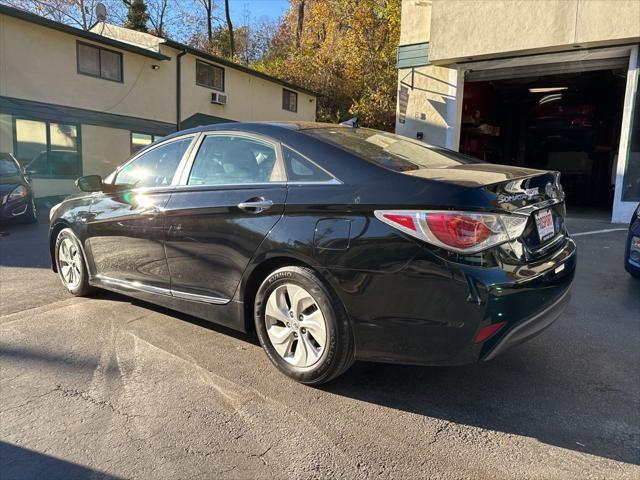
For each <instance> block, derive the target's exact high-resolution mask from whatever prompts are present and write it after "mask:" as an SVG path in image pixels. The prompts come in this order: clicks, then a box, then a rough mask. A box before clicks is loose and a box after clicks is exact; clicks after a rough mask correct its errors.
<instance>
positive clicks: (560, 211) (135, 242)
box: [50, 123, 576, 384]
mask: <svg viewBox="0 0 640 480" xmlns="http://www.w3.org/2000/svg"><path fill="white" fill-rule="evenodd" d="M78 186H79V188H80V190H82V191H83V192H84V193H80V194H77V195H74V196H71V197H69V198H67V199H66V200H65V201H64V202H62V203H61V204H59V205H57V206H56V207H54V208H53V209H52V211H51V216H50V220H51V226H50V246H51V257H52V263H53V269H54V270H55V271H57V272H58V273H59V275H60V278H61V279H62V282H63V283H64V285H65V286H66V288H67V289H68V290H69V291H70V292H71V293H73V294H75V295H85V294H88V293H89V292H90V290H91V288H92V287H100V288H104V289H108V290H114V291H118V292H122V293H125V294H127V295H131V296H134V297H137V298H140V299H143V300H147V301H149V302H152V303H155V304H159V305H163V306H166V307H169V308H172V309H175V310H179V311H182V312H186V313H189V314H192V315H195V316H198V317H201V318H204V319H207V320H211V321H213V322H216V323H219V324H223V325H226V326H229V327H231V328H234V329H237V330H242V331H247V332H249V331H253V330H255V332H256V333H257V336H258V339H259V341H260V343H261V344H262V346H263V348H264V350H265V351H266V353H267V355H268V357H269V359H270V360H271V361H272V362H273V364H274V365H275V366H276V367H278V368H279V369H280V370H281V371H282V372H284V373H285V374H287V375H289V376H290V377H292V378H294V379H295V380H297V381H299V382H303V383H307V384H320V383H323V382H327V381H329V380H331V379H332V378H334V377H336V376H338V375H340V374H341V373H343V372H344V371H345V370H346V369H347V368H349V366H350V365H351V364H352V363H353V361H354V360H356V359H358V360H370V361H382V362H400V363H407V364H422V365H458V364H465V363H470V362H476V361H478V360H488V359H491V358H493V357H495V356H496V355H497V354H499V353H500V352H502V351H504V350H505V349H506V348H507V347H509V346H511V345H514V344H516V343H519V342H521V341H524V340H525V339H527V338H529V337H531V336H532V335H534V334H536V333H538V332H540V331H541V330H542V329H544V328H545V327H547V326H548V325H550V324H551V323H552V322H553V321H554V320H555V319H556V318H557V317H558V316H559V315H560V314H561V312H562V311H563V309H564V307H565V305H566V304H567V301H568V299H569V291H570V286H571V282H572V280H573V275H574V270H575V264H576V246H575V243H574V242H573V241H572V240H571V238H569V236H568V234H567V230H566V228H565V224H564V220H565V207H564V194H563V192H562V188H561V186H560V183H559V174H558V173H556V172H549V171H538V170H530V169H525V168H518V167H509V166H500V165H492V164H488V163H483V162H479V161H477V160H475V159H472V158H469V157H466V156H463V155H461V154H459V153H457V152H453V151H449V150H446V149H442V148H438V147H434V146H431V145H428V144H425V143H422V142H418V141H414V140H410V139H407V138H404V137H399V136H396V135H392V134H389V133H385V132H380V131H376V130H370V129H366V128H355V127H349V126H339V125H329V124H318V123H233V124H219V125H215V126H208V127H201V128H196V129H192V130H186V131H182V132H178V133H176V134H173V135H171V136H169V137H165V138H164V139H162V140H161V141H160V142H157V143H155V144H153V145H151V146H149V147H147V148H146V149H144V150H143V151H141V152H139V153H138V154H137V155H136V156H134V157H133V158H132V159H131V160H129V161H128V162H127V163H125V164H124V165H122V166H121V167H119V168H118V169H116V170H115V171H114V172H113V173H112V174H110V175H109V176H108V177H106V178H105V179H102V178H100V177H99V176H86V177H82V178H80V179H79V180H78Z"/></svg>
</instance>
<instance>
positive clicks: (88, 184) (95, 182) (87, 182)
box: [76, 175, 102, 192]
mask: <svg viewBox="0 0 640 480" xmlns="http://www.w3.org/2000/svg"><path fill="white" fill-rule="evenodd" d="M76 185H77V186H78V188H79V189H80V190H82V191H83V192H99V191H101V190H102V177H101V176H100V175H85V176H84V177H80V178H79V179H77V180H76Z"/></svg>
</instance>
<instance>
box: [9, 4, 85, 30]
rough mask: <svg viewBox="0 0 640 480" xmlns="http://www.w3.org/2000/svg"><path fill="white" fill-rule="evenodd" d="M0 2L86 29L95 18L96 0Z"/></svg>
mask: <svg viewBox="0 0 640 480" xmlns="http://www.w3.org/2000/svg"><path fill="white" fill-rule="evenodd" d="M2 3H6V4H8V5H10V6H12V7H15V8H19V9H21V10H27V11H30V12H33V13H35V14H37V15H40V16H42V17H45V18H50V19H51V20H55V21H56V22H60V23H66V24H67V25H72V26H74V27H79V28H82V29H83V30H88V29H89V28H91V27H92V25H93V22H94V20H95V5H96V3H98V0H3V2H2Z"/></svg>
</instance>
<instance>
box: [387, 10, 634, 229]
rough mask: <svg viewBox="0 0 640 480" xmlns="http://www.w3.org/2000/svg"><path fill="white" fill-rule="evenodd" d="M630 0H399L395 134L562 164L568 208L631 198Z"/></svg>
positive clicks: (621, 211)
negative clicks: (399, 32)
mask: <svg viewBox="0 0 640 480" xmlns="http://www.w3.org/2000/svg"><path fill="white" fill-rule="evenodd" d="M639 44H640V0H615V1H611V0H456V1H449V0H403V2H402V30H401V38H400V46H399V49H398V111H397V119H396V131H397V133H399V134H402V135H406V136H410V137H413V138H416V137H417V138H422V139H424V140H425V141H428V142H431V143H434V144H437V145H441V146H446V147H448V148H451V149H454V150H460V151H462V152H464V153H467V154H470V155H473V156H475V157H479V158H483V159H486V160H488V161H492V162H497V163H504V164H514V165H522V166H529V167H533V168H549V169H555V170H559V171H561V172H562V174H563V185H564V186H565V191H566V193H567V204H568V207H569V210H570V211H571V210H572V209H574V210H577V209H579V208H589V209H593V208H597V209H602V210H605V209H606V210H608V211H609V212H610V213H611V218H612V220H613V221H621V222H626V221H628V219H629V218H630V216H631V212H632V211H633V209H634V208H635V206H636V205H637V204H638V202H640V100H639V93H638V76H639V71H640V70H639V68H640V66H639V60H638V46H639Z"/></svg>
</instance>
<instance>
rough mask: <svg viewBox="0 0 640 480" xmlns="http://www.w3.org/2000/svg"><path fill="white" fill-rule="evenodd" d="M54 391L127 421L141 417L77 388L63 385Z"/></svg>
mask: <svg viewBox="0 0 640 480" xmlns="http://www.w3.org/2000/svg"><path fill="white" fill-rule="evenodd" d="M53 391H58V392H60V393H61V394H62V396H64V397H71V398H77V399H80V400H84V401H85V402H89V403H91V404H92V405H95V406H97V407H100V408H107V409H109V410H111V412H113V413H115V414H116V415H120V416H122V417H125V418H126V419H127V420H130V419H132V418H136V417H140V415H132V414H130V413H127V412H124V411H122V410H120V409H118V408H117V407H116V406H115V405H113V404H112V403H111V402H108V401H106V400H100V399H98V398H95V397H93V396H91V395H90V394H89V393H87V392H83V391H81V390H77V389H75V388H64V387H63V386H62V385H58V386H57V387H56V388H55V389H54V390H53Z"/></svg>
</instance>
